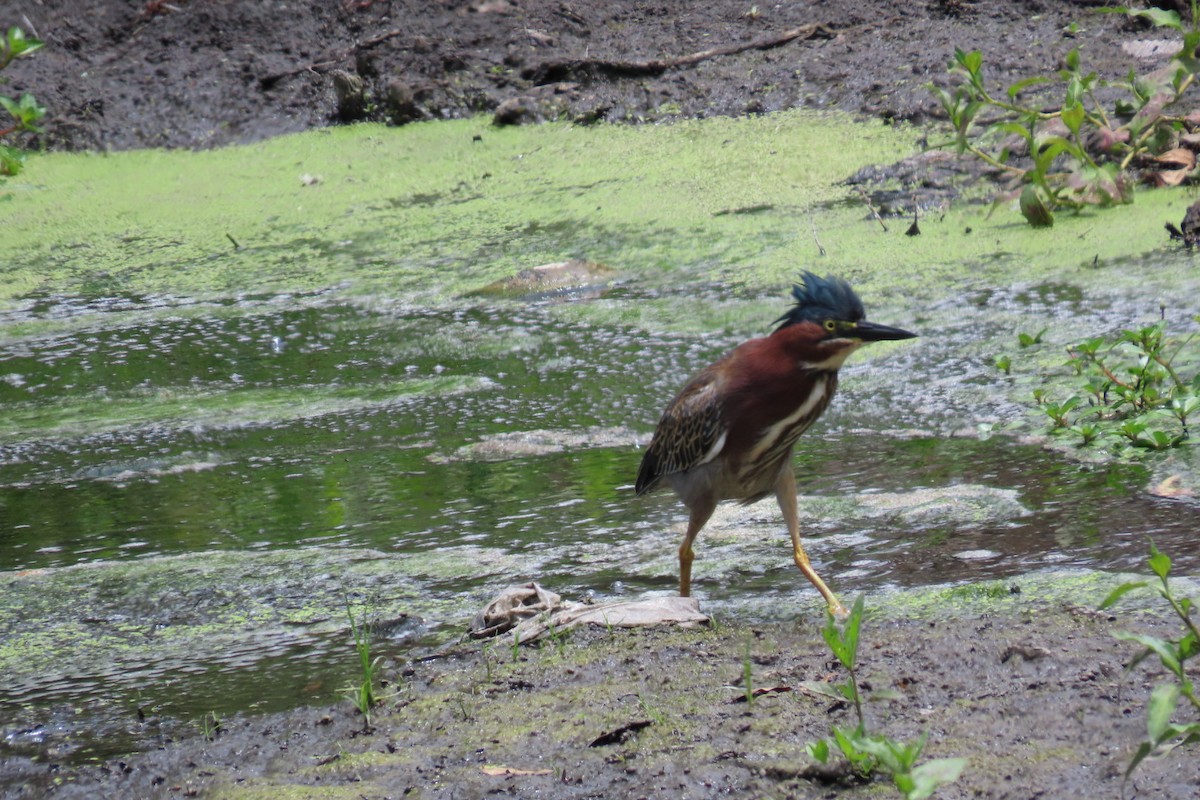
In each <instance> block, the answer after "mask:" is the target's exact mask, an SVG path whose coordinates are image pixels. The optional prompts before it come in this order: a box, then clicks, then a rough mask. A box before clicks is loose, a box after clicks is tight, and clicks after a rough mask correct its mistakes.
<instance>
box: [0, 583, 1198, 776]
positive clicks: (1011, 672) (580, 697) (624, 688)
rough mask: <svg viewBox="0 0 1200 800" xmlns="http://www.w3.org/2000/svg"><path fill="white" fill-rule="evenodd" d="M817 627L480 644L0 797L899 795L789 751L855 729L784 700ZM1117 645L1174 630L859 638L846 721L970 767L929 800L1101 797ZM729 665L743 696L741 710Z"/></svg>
mask: <svg viewBox="0 0 1200 800" xmlns="http://www.w3.org/2000/svg"><path fill="white" fill-rule="evenodd" d="M956 602H961V601H951V604H954V603H956ZM969 605H970V604H968V606H969ZM963 611H965V612H966V613H965V614H963V613H962V612H963ZM817 626H818V620H817V619H816V618H815V617H814V618H812V619H803V620H800V621H799V624H796V625H765V626H757V625H754V624H752V623H746V622H745V621H737V622H736V623H731V622H726V623H723V624H722V626H721V627H720V628H719V629H718V630H715V631H713V630H707V629H698V630H641V631H629V630H616V631H605V630H601V629H595V628H594V629H592V630H591V631H587V632H576V633H574V634H573V635H571V636H570V638H569V639H568V640H567V641H565V642H560V643H557V644H556V643H553V642H546V643H544V644H543V645H541V646H540V647H536V646H535V647H528V648H522V649H521V650H520V652H519V653H518V654H517V658H516V660H515V661H514V660H513V653H512V648H511V647H510V646H509V643H508V642H506V641H503V640H501V641H499V642H497V643H495V644H494V645H493V646H492V647H491V648H490V649H486V650H485V649H483V648H482V647H481V646H479V645H476V646H474V647H471V648H465V649H464V650H463V651H461V652H460V653H458V654H455V655H451V656H448V657H445V658H441V659H438V660H435V661H431V662H427V663H416V664H412V665H410V666H401V667H400V675H399V676H398V677H399V678H400V680H399V682H398V683H396V684H393V685H392V686H391V687H390V689H389V690H390V691H393V692H394V694H393V695H392V696H391V697H390V698H389V699H388V701H387V702H386V703H385V704H383V705H382V706H381V707H380V709H379V710H378V711H377V713H376V716H375V718H374V719H373V725H372V728H371V730H370V731H369V732H367V733H364V732H362V728H363V720H362V717H361V716H359V715H358V713H357V712H356V711H355V710H354V709H353V708H352V707H351V705H350V703H349V702H348V701H347V702H346V703H343V704H341V705H339V706H337V707H333V708H324V709H320V708H318V709H309V708H304V709H298V710H296V711H292V712H288V713H280V714H271V715H260V716H253V715H247V716H240V717H237V718H231V719H226V720H223V721H222V724H221V726H220V730H219V731H218V732H217V733H216V735H215V736H214V737H213V738H211V739H206V738H205V737H202V736H200V735H199V734H198V733H197V734H194V735H193V736H191V737H190V738H185V739H184V740H182V741H179V742H176V743H173V744H167V745H165V746H163V747H162V748H161V749H158V750H154V751H151V752H147V753H142V754H135V755H132V756H130V757H126V758H119V759H112V760H110V761H108V762H106V763H104V764H101V765H94V766H83V767H81V766H77V765H70V764H63V765H59V764H56V763H55V762H54V759H53V757H50V756H48V757H46V758H44V759H42V760H39V761H36V762H31V761H25V760H18V759H11V758H10V759H7V760H6V762H3V763H0V775H2V776H3V781H2V783H0V786H3V787H4V790H3V793H2V794H3V796H5V797H10V798H30V797H42V796H51V797H71V798H96V797H106V798H149V797H195V796H202V797H247V798H277V797H284V798H290V797H306V798H307V797H311V798H317V797H338V798H341V797H347V798H349V797H354V798H372V799H377V798H401V797H421V798H481V797H484V796H491V795H506V796H517V797H534V796H537V797H546V798H562V799H564V800H565V799H567V798H616V797H630V798H636V797H681V798H699V797H739V798H760V797H775V798H833V797H843V798H855V797H881V796H883V797H886V796H892V797H898V796H899V795H898V794H895V793H892V792H889V791H888V790H886V789H884V788H883V787H882V786H880V785H879V783H880V782H884V783H886V782H887V781H886V777H885V776H879V777H877V778H876V779H875V780H874V781H864V780H861V779H858V778H855V777H854V776H852V775H850V774H849V773H848V771H847V769H846V768H845V767H844V765H841V764H836V763H835V764H834V765H833V766H831V767H825V768H821V767H815V766H814V764H813V762H812V761H811V760H810V759H809V758H808V757H807V756H806V755H805V745H806V743H808V742H811V741H814V740H816V739H819V738H822V737H826V736H829V735H830V734H831V729H832V726H835V725H840V726H843V727H853V725H854V724H855V717H854V712H853V710H852V709H851V708H850V707H848V705H847V704H846V703H840V702H836V701H833V700H831V699H829V698H828V697H825V696H823V695H821V694H818V693H816V692H813V691H812V690H811V689H809V688H808V687H806V686H805V682H816V683H825V684H827V685H828V684H830V683H832V682H838V681H842V680H844V679H845V673H844V671H841V670H840V668H838V667H837V665H836V662H833V661H831V658H830V655H829V652H828V650H827V649H826V648H825V646H824V645H823V643H822V642H821V637H820V635H819V633H818V630H817ZM1120 629H1125V630H1134V631H1137V632H1139V633H1148V632H1152V633H1154V634H1156V635H1159V636H1167V635H1175V634H1174V633H1173V632H1172V631H1171V627H1170V626H1169V625H1167V624H1165V623H1164V622H1163V620H1162V619H1161V618H1154V617H1146V616H1142V615H1130V614H1125V615H1124V616H1123V618H1121V619H1118V618H1117V617H1112V616H1107V615H1102V614H1097V613H1095V612H1094V611H1092V610H1089V609H1087V608H1083V607H1079V606H1074V605H1071V604H1054V605H1047V604H1037V603H1033V604H1027V605H1024V607H1022V608H1021V609H1020V610H1017V611H1016V612H1015V613H1014V612H1013V610H1012V609H1009V611H1007V612H1004V613H990V612H988V611H987V610H986V606H980V607H974V608H965V609H964V608H962V607H960V608H959V610H958V611H955V612H953V615H952V616H950V617H947V616H943V615H940V614H939V615H936V616H935V617H933V618H923V619H906V620H900V621H891V622H883V621H880V622H873V621H868V623H867V624H866V626H865V627H864V631H863V646H862V648H861V655H860V658H861V666H860V679H861V680H862V686H863V690H864V692H865V693H867V694H875V695H882V694H883V693H884V692H885V691H886V692H891V693H892V699H889V700H882V701H878V702H872V703H868V704H867V706H866V718H867V724H868V726H869V729H870V730H871V731H872V732H875V733H879V734H887V735H889V736H891V737H894V738H896V739H900V740H904V741H914V740H916V739H917V738H918V737H919V736H920V735H921V734H922V733H927V734H928V736H929V739H928V743H927V746H926V749H925V756H924V758H925V759H930V758H943V757H966V758H967V759H968V760H969V761H968V765H967V768H966V770H965V771H964V773H963V775H962V776H961V777H960V779H959V780H958V781H957V782H956V783H954V784H951V785H949V786H947V787H945V788H944V789H942V790H941V791H940V792H939V793H938V795H937V796H938V797H940V798H946V799H952V798H979V797H985V798H1011V799H1012V800H1027V799H1028V798H1036V797H1045V798H1079V797H1109V798H1117V797H1120V796H1121V784H1122V775H1123V773H1124V771H1125V767H1126V765H1127V764H1128V762H1129V758H1130V756H1131V755H1132V752H1133V749H1134V748H1135V747H1136V745H1137V743H1138V742H1139V741H1140V740H1141V739H1142V738H1143V737H1144V736H1145V735H1146V722H1145V703H1146V698H1147V696H1148V694H1149V690H1150V688H1151V687H1152V686H1153V685H1154V684H1155V683H1162V682H1166V676H1165V675H1164V673H1163V670H1162V668H1161V667H1159V666H1158V665H1157V663H1156V662H1155V663H1152V662H1151V661H1150V660H1148V661H1147V662H1145V663H1144V664H1143V665H1142V666H1141V667H1139V668H1137V669H1136V670H1135V671H1133V672H1132V673H1127V672H1126V671H1125V666H1126V664H1127V663H1128V661H1129V659H1130V658H1131V657H1132V656H1133V655H1134V654H1136V652H1137V649H1136V647H1134V646H1133V645H1130V644H1122V643H1119V642H1117V641H1116V640H1115V639H1114V638H1113V637H1112V633H1113V631H1116V630H1120ZM747 659H748V660H749V665H750V669H751V675H752V682H751V686H752V687H753V688H757V689H759V690H760V691H761V692H762V694H761V696H759V697H758V698H757V699H756V700H755V701H754V702H753V703H752V704H749V703H747V702H745V695H746V691H745V687H746V684H745V678H744V674H745V672H744V671H745V668H746V664H747ZM264 679H269V676H264ZM130 724H131V725H137V724H144V725H150V724H151V723H150V722H140V723H139V722H134V721H133V719H132V716H131V721H130ZM505 768H507V769H508V770H511V771H513V772H512V774H506V773H505V771H504V770H505ZM1129 788H1130V790H1131V792H1130V794H1131V795H1132V794H1134V793H1136V796H1137V797H1139V798H1140V797H1157V798H1176V799H1178V798H1187V797H1196V796H1200V764H1198V763H1197V761H1196V759H1195V755H1194V752H1190V751H1188V750H1181V751H1177V752H1176V753H1175V754H1174V755H1173V756H1171V757H1169V758H1166V759H1163V760H1160V761H1154V762H1148V763H1146V764H1143V766H1142V767H1141V768H1140V769H1139V770H1138V773H1137V775H1136V777H1135V779H1134V780H1133V782H1132V783H1131V784H1130V787H1129ZM1134 789H1136V792H1134V791H1133V790H1134Z"/></svg>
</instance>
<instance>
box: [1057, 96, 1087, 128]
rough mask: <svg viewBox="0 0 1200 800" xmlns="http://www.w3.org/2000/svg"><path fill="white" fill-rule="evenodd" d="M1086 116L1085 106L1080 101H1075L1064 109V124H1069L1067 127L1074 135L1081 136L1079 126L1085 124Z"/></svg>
mask: <svg viewBox="0 0 1200 800" xmlns="http://www.w3.org/2000/svg"><path fill="white" fill-rule="evenodd" d="M1086 116H1087V115H1086V113H1085V112H1084V110H1083V106H1082V105H1080V104H1079V103H1074V104H1073V105H1070V106H1068V107H1066V108H1064V109H1063V110H1062V121H1063V124H1064V125H1066V126H1067V129H1068V130H1070V131H1071V134H1072V135H1074V136H1079V126H1080V125H1082V124H1083V120H1084V118H1085V117H1086Z"/></svg>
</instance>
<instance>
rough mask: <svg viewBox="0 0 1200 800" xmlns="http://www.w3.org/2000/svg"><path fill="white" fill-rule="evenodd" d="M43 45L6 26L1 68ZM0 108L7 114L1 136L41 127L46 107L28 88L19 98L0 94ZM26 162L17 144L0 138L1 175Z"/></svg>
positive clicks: (0, 46) (0, 47)
mask: <svg viewBox="0 0 1200 800" xmlns="http://www.w3.org/2000/svg"><path fill="white" fill-rule="evenodd" d="M41 46H42V42H41V41H39V40H37V39H34V38H31V37H29V36H26V35H25V32H24V31H22V30H21V29H20V28H9V29H8V32H7V33H6V34H4V36H3V37H0V70H3V69H5V68H6V67H8V65H9V64H11V63H12V62H13V59H15V58H20V57H22V56H27V55H29V54H30V53H33V52H34V51H35V50H37V49H38V48H40V47H41ZM0 108H2V109H4V111H5V112H6V113H7V114H8V116H9V117H10V120H9V121H8V122H7V124H5V123H4V122H0V137H5V136H9V135H11V134H14V133H21V132H33V133H37V132H39V131H40V130H41V129H40V128H39V127H38V123H39V122H40V121H41V119H42V117H44V116H46V109H45V108H43V107H42V106H40V105H38V102H37V100H35V99H34V97H33V95H31V94H29V93H28V92H26V93H24V94H22V95H21V96H20V97H19V98H18V99H16V100H14V99H13V98H11V97H9V96H7V95H4V94H0ZM24 163H25V155H24V153H22V152H21V151H20V150H18V149H17V148H16V147H13V146H12V145H9V144H5V143H4V142H2V141H0V177H4V176H12V175H16V174H17V173H19V172H20V171H21V167H22V166H23V165H24Z"/></svg>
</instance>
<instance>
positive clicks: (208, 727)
mask: <svg viewBox="0 0 1200 800" xmlns="http://www.w3.org/2000/svg"><path fill="white" fill-rule="evenodd" d="M197 726H198V727H199V728H200V735H201V736H203V737H204V738H205V739H207V740H208V741H210V742H211V741H213V740H215V739H216V738H217V736H218V735H219V734H220V733H221V716H220V715H219V714H218V713H217V712H216V711H209V712H207V713H205V715H204V716H203V717H201V718H200V722H198V723H197Z"/></svg>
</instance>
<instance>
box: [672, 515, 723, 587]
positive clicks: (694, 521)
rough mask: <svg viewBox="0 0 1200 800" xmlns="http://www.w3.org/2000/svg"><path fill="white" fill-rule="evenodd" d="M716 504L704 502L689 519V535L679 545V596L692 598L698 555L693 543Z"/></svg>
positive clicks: (685, 535) (686, 534)
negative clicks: (695, 562) (693, 574)
mask: <svg viewBox="0 0 1200 800" xmlns="http://www.w3.org/2000/svg"><path fill="white" fill-rule="evenodd" d="M716 507H717V506H716V504H715V503H711V502H703V501H701V503H700V504H699V505H697V506H695V507H694V508H692V509H691V516H689V517H688V527H687V533H685V534H684V536H683V544H681V545H679V596H680V597H690V596H691V594H692V561H693V560H695V558H696V554H695V552H694V551H693V550H692V542H694V541H695V540H696V536H698V535H699V533H700V529H701V528H703V527H704V525H705V523H707V522H708V518H709V517H711V516H712V513H713V509H715V508H716Z"/></svg>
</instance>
